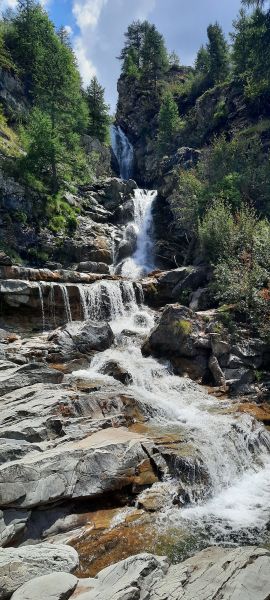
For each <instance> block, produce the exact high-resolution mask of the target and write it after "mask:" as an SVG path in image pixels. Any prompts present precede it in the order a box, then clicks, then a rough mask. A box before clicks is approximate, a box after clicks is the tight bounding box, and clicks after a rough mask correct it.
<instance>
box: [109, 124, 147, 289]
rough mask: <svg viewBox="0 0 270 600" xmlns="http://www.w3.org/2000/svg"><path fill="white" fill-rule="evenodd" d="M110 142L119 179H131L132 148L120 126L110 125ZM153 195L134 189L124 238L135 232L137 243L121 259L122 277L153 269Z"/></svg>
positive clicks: (134, 275) (133, 275) (135, 276)
mask: <svg viewBox="0 0 270 600" xmlns="http://www.w3.org/2000/svg"><path fill="white" fill-rule="evenodd" d="M111 145H112V149H113V152H114V155H115V157H116V159H117V162H118V165H119V171H120V177H121V178H122V179H129V178H131V177H132V174H133V167H134V151H133V147H132V144H131V143H130V141H129V139H128V138H127V136H126V135H125V133H124V132H123V131H122V129H121V127H118V126H115V125H112V127H111ZM156 196H157V192H156V191H155V190H143V189H139V188H138V189H136V190H134V197H133V210H134V217H133V218H132V220H131V221H130V223H128V224H127V226H126V228H125V231H124V234H123V239H124V240H126V241H128V239H129V238H130V237H133V236H134V234H135V236H136V239H137V242H136V249H135V252H134V253H133V255H132V256H131V257H129V258H127V259H126V260H124V261H123V262H122V264H121V265H120V269H119V270H118V272H120V273H121V275H123V276H124V277H129V278H130V279H138V278H139V277H141V276H143V275H146V274H147V273H149V272H150V271H151V270H153V268H154V252H153V239H152V233H153V217H152V206H153V201H154V200H155V198H156ZM113 249H114V240H113Z"/></svg>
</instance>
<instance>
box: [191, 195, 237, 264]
mask: <svg viewBox="0 0 270 600" xmlns="http://www.w3.org/2000/svg"><path fill="white" fill-rule="evenodd" d="M234 236H235V223H234V219H233V215H232V213H231V210H230V208H229V206H228V205H227V204H225V203H224V202H223V200H216V202H214V204H213V205H212V206H210V208H209V209H208V210H207V211H206V214H205V216H204V217H203V219H202V220H201V221H200V223H199V240H200V245H201V248H202V251H203V252H204V255H205V257H206V258H207V259H208V260H209V261H210V262H212V263H214V264H215V263H216V262H218V261H219V260H221V259H222V258H224V257H228V256H230V253H231V248H232V244H233V240H234Z"/></svg>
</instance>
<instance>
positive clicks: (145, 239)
mask: <svg viewBox="0 0 270 600" xmlns="http://www.w3.org/2000/svg"><path fill="white" fill-rule="evenodd" d="M156 196H157V192H156V191H155V190H141V189H137V190H135V191H134V198H133V205H134V219H133V220H132V221H131V222H130V223H129V224H128V225H127V231H128V230H129V229H130V228H131V227H133V229H134V231H135V234H136V238H137V242H136V249H135V252H134V254H133V255H132V256H131V257H129V258H127V259H126V260H125V261H124V262H123V263H122V265H121V275H123V276H124V277H129V278H130V279H139V278H140V277H142V276H143V275H146V274H147V273H150V271H152V270H153V269H154V266H155V263H154V251H153V238H152V233H153V217H152V206H153V202H154V200H155V198H156Z"/></svg>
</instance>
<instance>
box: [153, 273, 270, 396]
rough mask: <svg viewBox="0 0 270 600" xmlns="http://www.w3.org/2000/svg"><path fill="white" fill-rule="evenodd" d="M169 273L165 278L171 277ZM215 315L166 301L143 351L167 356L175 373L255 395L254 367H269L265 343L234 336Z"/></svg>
mask: <svg viewBox="0 0 270 600" xmlns="http://www.w3.org/2000/svg"><path fill="white" fill-rule="evenodd" d="M173 274H174V271H172V272H171V275H170V274H169V277H168V278H169V279H170V277H171V279H172V280H173ZM166 277H167V276H166ZM147 285H149V284H147ZM219 317H220V315H219V313H218V312H215V311H208V312H207V311H206V312H205V313H204V312H198V313H196V312H193V311H192V310H191V309H189V308H186V307H185V306H181V305H180V304H170V305H168V306H166V307H165V309H164V311H163V313H162V316H161V318H160V320H159V322H158V324H157V325H156V327H155V328H154V329H153V330H152V331H151V333H150V336H149V338H148V339H147V340H146V341H145V343H144V345H143V349H142V350H143V353H144V354H145V355H149V354H153V355H154V356H160V357H163V358H169V359H170V360H171V362H172V365H173V366H174V368H175V371H176V373H177V374H179V375H183V374H188V375H189V376H190V377H191V378H192V379H195V380H198V381H201V382H203V383H206V384H211V385H214V386H216V387H219V388H223V391H228V390H229V391H230V392H231V393H232V394H235V395H236V394H243V395H248V394H255V395H256V393H258V389H257V387H256V371H257V369H260V368H262V369H263V368H269V367H267V365H268V347H267V344H265V343H263V342H262V341H261V340H255V339H253V340H249V338H248V337H247V338H246V339H245V334H248V332H241V336H240V337H239V339H238V340H236V339H235V337H234V336H233V335H230V334H229V332H228V331H227V330H226V328H224V327H223V326H222V324H221V322H220V320H219Z"/></svg>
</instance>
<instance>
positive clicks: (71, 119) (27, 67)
mask: <svg viewBox="0 0 270 600" xmlns="http://www.w3.org/2000/svg"><path fill="white" fill-rule="evenodd" d="M12 32H13V33H12V37H11V39H10V45H11V48H12V57H13V59H14V60H15V62H16V64H17V65H18V66H19V68H20V70H21V72H22V74H23V78H24V83H25V87H26V91H27V93H28V96H29V99H30V101H31V103H32V105H33V107H34V108H33V111H32V113H31V115H30V120H29V124H28V125H27V127H26V131H25V134H24V136H23V137H24V140H25V148H26V151H27V152H28V155H27V157H25V159H22V160H21V166H22V170H23V171H24V173H26V172H28V174H31V173H32V174H33V175H34V176H35V177H40V178H41V179H43V181H44V182H45V184H46V186H47V189H48V190H49V191H50V192H51V193H52V194H55V193H56V192H57V191H58V190H59V187H60V186H61V185H62V183H63V181H66V180H68V179H71V178H72V177H74V178H75V179H76V176H77V173H78V169H77V166H78V164H80V165H81V164H82V150H81V146H80V136H81V134H82V133H83V132H84V131H85V129H86V126H87V106H86V103H85V101H84V99H83V95H82V89H81V78H80V74H79V71H78V67H77V62H76V58H75V55H74V53H73V51H72V49H71V47H70V45H69V44H68V43H66V41H67V40H66V38H65V39H64V38H62V39H61V35H60V36H59V35H57V33H56V32H55V29H54V26H53V24H52V22H51V21H50V19H49V17H48V15H47V13H46V12H45V11H44V10H43V9H42V8H41V6H40V5H38V4H36V3H35V2H34V0H20V6H19V8H18V11H17V13H16V14H15V16H14V17H13V19H12ZM39 120H40V123H39ZM43 144H44V148H43V147H42V145H43ZM39 159H40V160H39ZM42 162H43V164H44V166H43V167H41V166H40V165H41V164H42Z"/></svg>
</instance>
